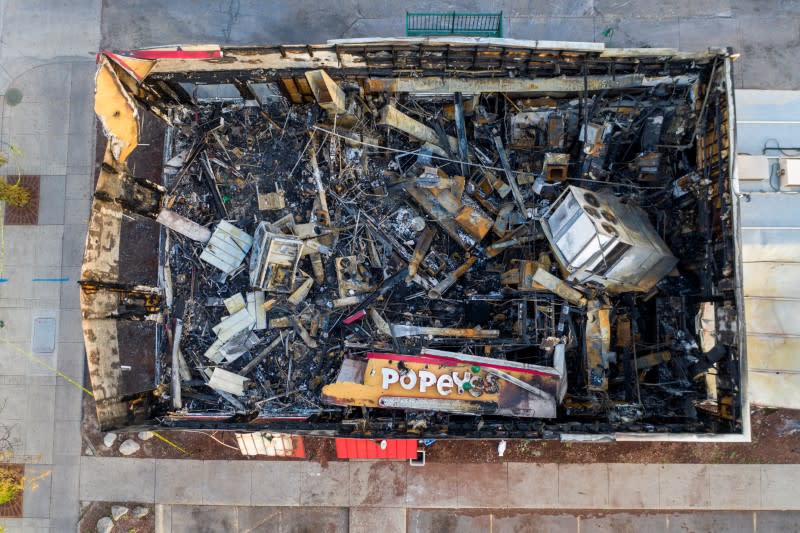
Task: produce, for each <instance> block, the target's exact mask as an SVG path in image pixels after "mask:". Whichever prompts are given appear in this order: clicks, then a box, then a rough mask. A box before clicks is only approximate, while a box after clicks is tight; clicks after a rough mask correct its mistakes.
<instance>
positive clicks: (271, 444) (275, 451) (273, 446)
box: [234, 431, 305, 458]
mask: <svg viewBox="0 0 800 533" xmlns="http://www.w3.org/2000/svg"><path fill="white" fill-rule="evenodd" d="M234 435H235V436H236V444H237V445H238V446H239V450H240V451H241V452H242V455H248V456H252V455H266V456H267V457H294V458H302V457H305V450H304V447H303V438H302V437H300V436H297V435H286V434H282V433H269V432H265V431H259V432H256V433H235V434H234Z"/></svg>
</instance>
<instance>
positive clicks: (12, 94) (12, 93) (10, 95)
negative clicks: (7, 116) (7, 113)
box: [6, 88, 22, 106]
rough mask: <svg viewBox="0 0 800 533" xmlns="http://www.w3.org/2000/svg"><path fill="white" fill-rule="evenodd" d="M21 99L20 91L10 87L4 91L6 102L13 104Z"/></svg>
mask: <svg viewBox="0 0 800 533" xmlns="http://www.w3.org/2000/svg"><path fill="white" fill-rule="evenodd" d="M21 101H22V91H20V90H19V89H14V88H11V89H9V90H7V91H6V103H7V104H8V105H10V106H15V105H17V104H18V103H20V102H21Z"/></svg>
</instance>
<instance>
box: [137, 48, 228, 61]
mask: <svg viewBox="0 0 800 533" xmlns="http://www.w3.org/2000/svg"><path fill="white" fill-rule="evenodd" d="M121 54H122V55H125V56H129V57H135V58H136V59H218V58H220V57H222V50H180V49H177V50H128V51H126V52H121Z"/></svg>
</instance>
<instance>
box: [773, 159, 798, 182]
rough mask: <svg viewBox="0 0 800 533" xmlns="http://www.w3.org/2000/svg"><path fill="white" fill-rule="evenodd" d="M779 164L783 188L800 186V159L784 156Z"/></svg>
mask: <svg viewBox="0 0 800 533" xmlns="http://www.w3.org/2000/svg"><path fill="white" fill-rule="evenodd" d="M778 165H779V167H778V168H779V171H778V172H779V174H780V178H781V189H793V190H794V189H797V188H800V159H795V158H788V157H784V158H781V160H780V163H779V164H778Z"/></svg>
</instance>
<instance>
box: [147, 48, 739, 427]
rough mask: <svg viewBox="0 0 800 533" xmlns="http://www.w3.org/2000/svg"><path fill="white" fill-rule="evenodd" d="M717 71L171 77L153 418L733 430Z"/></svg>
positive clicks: (734, 388)
mask: <svg viewBox="0 0 800 533" xmlns="http://www.w3.org/2000/svg"><path fill="white" fill-rule="evenodd" d="M721 72H722V69H721V68H720V64H719V63H718V62H717V61H716V60H714V61H708V62H705V63H702V64H697V65H694V66H690V67H687V68H686V69H685V70H684V71H683V72H682V73H681V75H675V76H663V77H660V78H658V79H657V80H656V81H653V82H651V83H638V84H631V85H628V86H621V85H619V86H617V85H614V84H609V85H608V87H600V88H596V87H589V86H588V83H587V82H586V80H585V79H582V78H581V77H580V76H578V77H577V80H579V81H580V83H579V84H578V86H577V89H576V90H574V91H560V92H559V91H557V90H554V91H552V92H548V93H542V92H537V93H526V92H525V91H521V90H520V91H517V92H515V91H514V90H513V88H512V89H508V90H506V89H504V88H503V86H502V85H498V86H497V88H494V89H493V88H492V86H491V81H492V80H491V79H489V80H488V81H487V80H486V79H484V80H479V81H483V82H486V83H482V84H478V85H480V87H474V88H473V89H474V90H472V91H470V90H469V89H470V85H469V80H468V81H467V82H465V83H463V84H462V86H459V87H456V88H457V89H461V90H459V91H455V92H452V93H445V92H444V91H439V90H437V91H431V90H428V89H427V87H425V86H424V83H422V82H421V81H419V80H417V81H418V82H419V83H420V84H421V85H420V86H419V87H416V86H415V80H414V79H413V78H407V79H404V80H405V82H404V83H405V85H403V83H399V82H397V81H395V82H393V83H391V84H390V83H388V82H384V83H383V84H380V83H378V80H372V79H369V78H360V79H359V78H355V77H354V78H347V77H342V76H335V75H334V76H333V77H332V76H331V75H329V74H328V73H327V72H326V71H325V70H324V69H318V70H308V71H306V72H305V73H304V74H303V75H302V76H301V79H303V78H304V79H305V80H306V81H307V84H308V87H307V89H310V94H311V95H313V98H309V97H308V94H306V96H305V97H300V98H299V101H298V96H297V95H296V94H295V95H293V94H292V86H293V85H294V84H292V86H290V85H289V84H287V83H286V82H283V83H281V82H280V81H277V80H276V81H274V82H270V83H266V84H264V86H265V87H266V88H267V89H268V91H267V94H266V95H265V96H262V97H260V98H252V99H250V98H237V97H233V98H228V97H214V96H213V95H212V96H206V97H203V98H201V97H200V96H198V94H197V93H191V92H188V91H190V90H191V89H188V88H187V86H188V85H190V84H186V85H185V86H184V88H185V89H186V90H187V94H188V96H190V97H191V99H192V101H193V104H192V105H185V104H182V105H177V104H171V105H164V106H162V109H161V111H162V112H163V113H165V115H166V118H168V120H169V123H170V127H169V130H168V134H167V137H166V146H165V152H166V154H167V155H166V157H165V161H166V163H165V166H164V169H165V170H164V176H165V180H164V183H163V190H162V191H161V199H160V206H159V208H158V209H157V220H158V221H159V222H160V223H161V224H162V225H163V232H162V249H161V258H160V261H161V264H162V267H163V286H164V292H165V298H164V301H163V302H162V310H163V311H164V315H165V318H164V320H163V324H162V326H163V330H164V333H165V334H164V335H163V336H162V337H161V340H160V345H159V349H158V354H157V357H158V364H157V367H158V368H159V369H160V370H159V373H158V379H159V387H158V391H159V392H158V396H157V398H158V399H157V401H156V402H155V404H154V406H153V412H154V414H155V416H156V417H157V418H158V419H159V420H161V423H162V424H163V425H167V426H175V427H181V426H190V425H192V424H209V423H211V424H219V427H223V426H224V424H225V423H232V424H240V425H241V424H255V425H258V424H275V423H284V424H289V426H286V427H296V428H297V429H299V430H314V429H319V428H331V429H333V430H335V431H337V432H339V433H346V432H354V433H365V434H393V433H397V434H399V433H414V434H453V435H458V434H462V435H469V434H491V433H492V432H493V431H498V430H501V431H509V430H511V431H517V432H519V434H536V435H540V436H541V435H547V434H550V433H552V432H564V431H566V432H570V431H573V432H590V433H603V432H613V431H633V432H734V431H739V430H740V429H741V428H740V423H741V422H740V414H739V412H738V407H737V406H738V405H740V398H739V394H740V392H741V391H740V389H739V385H738V369H739V356H740V354H739V352H738V350H739V348H738V343H737V338H738V337H737V334H736V328H737V323H738V322H737V316H738V315H737V305H736V295H735V288H736V283H735V279H736V278H735V270H736V266H735V265H736V260H735V253H734V237H733V230H732V228H733V222H732V216H733V214H732V211H731V210H732V207H731V205H732V204H731V197H730V196H731V191H730V185H729V176H728V170H727V167H726V166H725V164H724V160H723V156H725V157H727V150H728V149H729V147H728V146H727V123H728V122H727V100H726V91H725V90H724V89H725V88H724V83H725V82H724V78H723V76H722V75H721ZM334 78H335V79H334ZM473 81H474V80H473ZM506 81H508V80H506ZM197 87H203V86H202V85H195V90H196V88H197ZM307 92H308V91H307ZM154 216H155V213H154ZM442 376H444V377H442ZM291 424H295V426H291ZM509 428H512V429H509Z"/></svg>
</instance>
